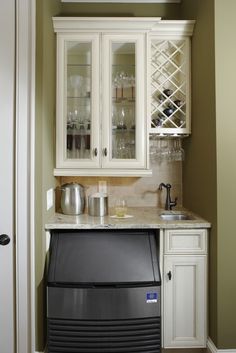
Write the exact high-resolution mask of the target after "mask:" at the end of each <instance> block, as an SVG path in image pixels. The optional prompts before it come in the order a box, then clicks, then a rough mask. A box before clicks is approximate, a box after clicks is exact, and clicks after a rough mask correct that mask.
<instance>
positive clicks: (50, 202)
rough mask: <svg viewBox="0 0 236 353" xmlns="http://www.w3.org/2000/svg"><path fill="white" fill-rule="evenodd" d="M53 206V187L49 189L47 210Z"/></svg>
mask: <svg viewBox="0 0 236 353" xmlns="http://www.w3.org/2000/svg"><path fill="white" fill-rule="evenodd" d="M52 207H53V189H49V190H48V191H47V211H48V210H50V208H52Z"/></svg>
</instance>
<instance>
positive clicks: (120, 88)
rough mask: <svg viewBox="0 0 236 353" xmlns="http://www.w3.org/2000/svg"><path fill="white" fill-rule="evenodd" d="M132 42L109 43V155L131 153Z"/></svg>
mask: <svg viewBox="0 0 236 353" xmlns="http://www.w3.org/2000/svg"><path fill="white" fill-rule="evenodd" d="M135 124H136V121H135V43H112V158H113V159H134V158H135V157H136V156H135V143H136V141H135Z"/></svg>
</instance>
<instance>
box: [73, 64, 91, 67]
mask: <svg viewBox="0 0 236 353" xmlns="http://www.w3.org/2000/svg"><path fill="white" fill-rule="evenodd" d="M67 66H69V67H74V66H76V67H91V66H92V65H91V64H67Z"/></svg>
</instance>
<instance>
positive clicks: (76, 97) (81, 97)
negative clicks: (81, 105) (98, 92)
mask: <svg viewBox="0 0 236 353" xmlns="http://www.w3.org/2000/svg"><path fill="white" fill-rule="evenodd" d="M67 98H69V99H90V98H91V94H90V92H88V94H87V95H86V96H67Z"/></svg>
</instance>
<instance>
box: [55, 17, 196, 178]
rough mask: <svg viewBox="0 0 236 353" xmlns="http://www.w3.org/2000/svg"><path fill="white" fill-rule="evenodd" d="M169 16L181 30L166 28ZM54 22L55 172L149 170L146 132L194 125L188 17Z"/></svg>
mask: <svg viewBox="0 0 236 353" xmlns="http://www.w3.org/2000/svg"><path fill="white" fill-rule="evenodd" d="M160 22H163V25H162V26H161V27H160V26H159V23H160ZM170 22H171V23H172V27H173V23H174V24H175V27H176V23H178V31H179V32H181V31H180V27H181V26H182V27H181V28H185V30H184V32H183V33H182V32H181V34H180V33H179V32H178V35H177V36H176V35H173V33H169V32H170V30H169V28H170ZM180 22H181V24H180ZM53 23H54V30H55V32H56V33H57V104H56V107H57V110H56V116H57V117H56V168H55V170H54V175H96V176H98V175H107V176H145V175H150V174H151V170H150V169H149V158H148V136H149V133H150V132H152V133H153V132H157V133H158V134H168V133H171V134H176V133H177V134H181V133H184V134H187V133H189V132H190V111H189V110H190V108H189V107H190V94H189V92H190V84H189V82H190V81H189V80H190V78H189V62H190V57H189V38H187V37H186V28H190V27H189V25H186V24H188V23H189V22H186V21H177V22H176V21H174V22H173V21H160V18H74V17H55V18H53ZM172 27H171V28H172ZM172 29H173V28H172ZM165 30H166V31H167V33H168V36H167V37H168V38H167V37H166V35H165V34H163V32H165ZM173 32H174V31H173ZM163 37H165V39H163ZM167 91H169V92H170V94H168V92H167ZM168 109H169V110H171V109H172V110H173V113H172V114H168V116H166V110H168ZM162 116H164V119H162ZM154 124H155V125H154ZM150 125H151V127H150Z"/></svg>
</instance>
